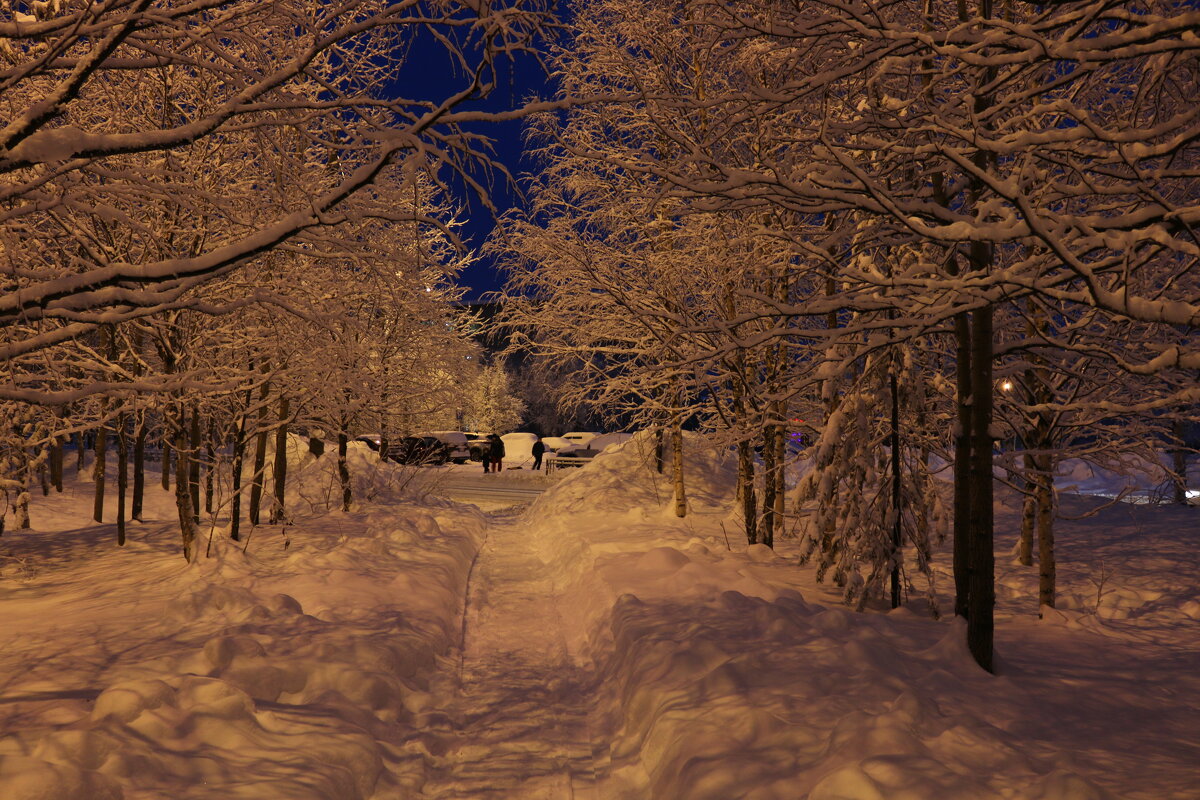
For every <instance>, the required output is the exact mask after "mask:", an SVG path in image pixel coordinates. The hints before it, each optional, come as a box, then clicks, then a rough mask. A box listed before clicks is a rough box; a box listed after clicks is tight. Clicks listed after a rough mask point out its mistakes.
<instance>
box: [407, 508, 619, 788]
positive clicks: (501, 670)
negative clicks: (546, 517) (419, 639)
mask: <svg viewBox="0 0 1200 800" xmlns="http://www.w3.org/2000/svg"><path fill="white" fill-rule="evenodd" d="M494 520H495V521H494V522H493V525H492V526H491V529H490V532H489V534H488V538H487V540H486V542H485V544H484V546H483V548H482V550H481V552H480V554H479V557H478V559H477V561H476V563H475V567H474V569H473V571H472V577H471V583H470V588H469V591H468V598H467V611H466V616H465V620H464V623H465V624H464V627H463V633H464V639H463V643H464V646H463V649H462V651H461V653H460V654H459V663H458V664H457V665H455V666H456V668H457V672H458V674H457V675H443V681H442V682H441V686H439V687H438V689H440V692H441V693H442V695H443V698H444V699H445V698H446V695H447V694H448V693H453V699H451V700H449V702H448V704H447V706H446V710H447V715H446V716H447V729H446V730H445V732H444V733H443V735H442V736H441V737H440V738H439V739H438V740H437V741H438V746H437V747H436V748H435V749H437V750H441V751H442V752H440V753H436V754H435V757H434V758H433V759H432V761H433V763H432V765H431V767H432V768H431V770H430V772H429V780H428V781H427V783H426V785H425V787H424V790H423V796H424V797H429V798H437V799H438V800H443V799H445V800H448V799H449V798H458V799H462V798H481V799H483V800H493V799H495V798H512V799H513V800H517V799H518V798H520V800H563V799H567V798H577V799H579V800H583V799H585V798H586V800H592V798H595V797H596V795H595V793H594V783H595V781H594V777H595V776H594V773H593V762H592V747H591V741H590V737H589V733H588V709H589V699H590V697H591V694H592V687H591V678H590V676H589V675H588V674H587V673H586V671H584V670H582V669H581V668H579V667H577V666H575V665H573V664H572V663H571V659H570V657H569V656H568V654H567V650H566V645H565V639H564V637H563V632H562V631H563V627H562V626H563V620H562V619H561V618H560V616H559V614H558V611H557V608H556V604H555V599H554V597H553V595H552V593H551V592H552V589H551V583H550V580H549V576H548V574H547V571H546V566H545V565H544V564H543V563H542V562H541V561H540V560H539V559H538V558H537V557H536V556H535V555H534V554H533V552H532V549H531V548H530V546H529V545H528V538H527V536H525V531H524V530H523V528H522V526H521V524H520V522H519V521H518V520H517V519H516V518H515V516H514V515H512V514H498V515H496V516H495V518H494Z"/></svg>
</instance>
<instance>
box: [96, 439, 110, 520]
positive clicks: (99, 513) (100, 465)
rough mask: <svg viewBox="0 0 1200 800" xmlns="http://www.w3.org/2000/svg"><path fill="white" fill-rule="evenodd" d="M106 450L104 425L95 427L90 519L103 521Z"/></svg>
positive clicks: (106, 441) (106, 440)
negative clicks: (94, 461) (94, 456)
mask: <svg viewBox="0 0 1200 800" xmlns="http://www.w3.org/2000/svg"><path fill="white" fill-rule="evenodd" d="M107 450H108V434H107V433H106V432H105V430H104V426H100V427H98V428H96V463H94V464H93V465H92V480H93V484H94V495H93V499H92V519H94V520H96V522H104V468H105V464H104V460H105V453H106V451H107Z"/></svg>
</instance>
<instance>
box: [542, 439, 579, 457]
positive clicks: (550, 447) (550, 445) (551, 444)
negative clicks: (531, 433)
mask: <svg viewBox="0 0 1200 800" xmlns="http://www.w3.org/2000/svg"><path fill="white" fill-rule="evenodd" d="M542 444H544V445H546V452H547V453H557V452H558V451H559V450H561V449H562V448H564V447H573V446H574V444H573V443H572V442H569V441H567V440H566V439H564V438H563V437H561V436H543V437H542Z"/></svg>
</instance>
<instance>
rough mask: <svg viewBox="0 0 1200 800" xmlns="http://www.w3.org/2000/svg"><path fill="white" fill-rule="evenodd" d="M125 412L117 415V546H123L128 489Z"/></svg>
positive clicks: (127, 444) (127, 445)
mask: <svg viewBox="0 0 1200 800" xmlns="http://www.w3.org/2000/svg"><path fill="white" fill-rule="evenodd" d="M127 422H128V420H127V419H126V417H125V413H124V412H122V413H120V414H118V415H117V546H118V547H124V546H125V495H126V493H127V492H128V491H129V437H128V435H127V434H126V432H125V427H126V423H127Z"/></svg>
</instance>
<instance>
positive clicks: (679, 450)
mask: <svg viewBox="0 0 1200 800" xmlns="http://www.w3.org/2000/svg"><path fill="white" fill-rule="evenodd" d="M671 455H672V459H671V475H672V479H673V482H674V484H675V516H677V517H680V518H683V517H686V516H687V492H686V491H685V489H684V485H683V430H682V429H681V428H680V427H679V426H678V425H676V426H675V427H674V428H673V429H672V430H671Z"/></svg>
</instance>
